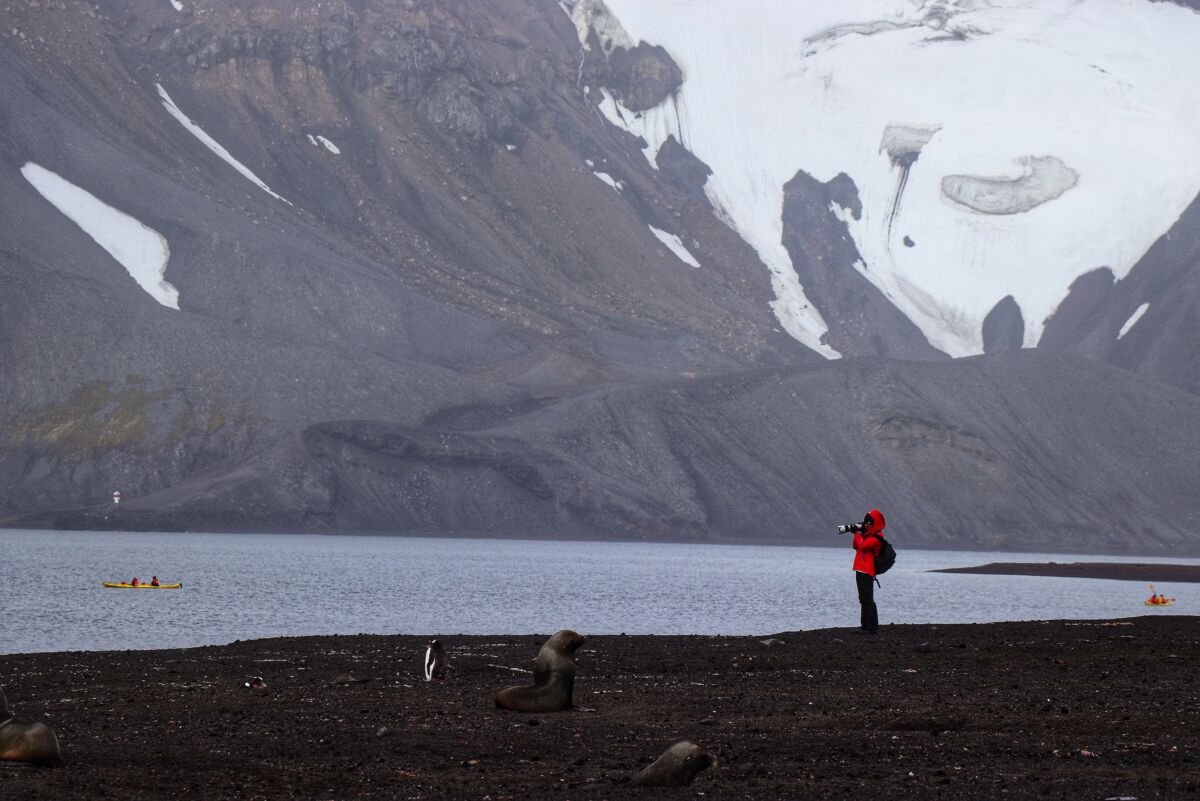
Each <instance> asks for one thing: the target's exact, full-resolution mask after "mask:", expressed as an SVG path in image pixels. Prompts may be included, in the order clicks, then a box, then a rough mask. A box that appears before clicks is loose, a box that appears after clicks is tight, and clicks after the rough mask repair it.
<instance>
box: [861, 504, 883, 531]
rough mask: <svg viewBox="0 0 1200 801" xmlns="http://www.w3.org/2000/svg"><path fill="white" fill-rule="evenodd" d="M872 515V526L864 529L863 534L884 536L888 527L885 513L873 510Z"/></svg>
mask: <svg viewBox="0 0 1200 801" xmlns="http://www.w3.org/2000/svg"><path fill="white" fill-rule="evenodd" d="M870 515H871V521H872V522H871V525H870V526H867V527H866V528H864V529H863V533H864V534H880V535H882V534H883V529H884V527H885V526H887V521H886V520H884V519H883V512H881V511H879V510H878V509H872V510H871V512H870Z"/></svg>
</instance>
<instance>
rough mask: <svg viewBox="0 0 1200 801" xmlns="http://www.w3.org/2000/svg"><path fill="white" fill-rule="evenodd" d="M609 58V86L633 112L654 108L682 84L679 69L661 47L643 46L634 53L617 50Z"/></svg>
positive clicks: (635, 49) (618, 48) (639, 44)
mask: <svg viewBox="0 0 1200 801" xmlns="http://www.w3.org/2000/svg"><path fill="white" fill-rule="evenodd" d="M608 58H609V79H608V82H607V85H608V86H609V88H611V89H613V90H614V92H615V94H616V95H617V97H618V98H619V99H620V100H621V102H622V104H623V105H624V106H625V107H626V108H628V109H629V110H630V111H646V110H647V109H651V108H654V107H655V106H657V105H658V104H659V103H662V102H663V101H664V100H666V99H667V98H669V97H671V96H672V95H673V94H674V93H675V91H676V90H678V89H679V86H680V84H682V83H683V72H682V71H681V70H680V69H679V65H678V64H676V63H675V60H674V59H673V58H671V56H670V54H669V53H667V51H666V50H664V49H663V48H662V47H660V46H658V45H648V44H646V43H645V42H640V43H638V45H637V47H635V48H633V49H632V50H626V49H625V48H623V47H617V48H614V49H613V51H612V52H611V53H609V57H608Z"/></svg>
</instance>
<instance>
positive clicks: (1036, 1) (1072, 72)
mask: <svg viewBox="0 0 1200 801" xmlns="http://www.w3.org/2000/svg"><path fill="white" fill-rule="evenodd" d="M564 9H565V10H567V11H568V13H571V14H572V18H573V21H574V22H575V24H576V26H577V28H579V30H580V37H581V42H582V41H584V39H585V38H586V32H587V30H588V27H587V26H588V25H589V24H595V25H599V26H600V27H601V28H602V30H601V31H598V35H599V36H600V40H601V42H602V43H603V45H604V47H605V49H606V51H607V50H608V49H610V48H612V47H615V46H626V44H627V43H629V42H637V41H645V42H647V43H648V44H654V45H661V46H663V47H664V48H666V50H667V51H668V52H669V53H670V54H671V56H672V58H674V59H675V61H676V62H677V63H678V65H679V66H680V68H681V69H682V71H683V75H684V82H683V85H682V87H681V88H680V90H679V91H678V93H677V96H676V97H674V98H672V99H670V100H668V101H666V102H664V103H663V104H661V105H660V106H658V107H655V108H653V109H650V110H649V111H647V112H642V113H640V114H633V113H630V112H629V111H628V109H622V108H621V107H620V105H619V103H618V102H617V101H615V100H614V99H613V98H612V97H611V96H610V95H609V94H607V93H605V94H604V96H603V98H602V102H601V104H600V108H601V111H602V112H603V113H604V114H605V116H607V117H608V118H609V119H610V120H611V121H612V122H613V123H614V124H616V125H619V126H621V127H623V128H625V129H627V130H629V131H631V132H632V133H634V134H636V135H639V136H642V137H643V138H645V140H646V142H647V146H646V157H647V159H648V160H649V161H650V162H651V164H652V165H653V163H654V155H655V154H656V153H657V151H658V148H659V147H661V145H662V143H663V142H664V141H665V140H666V137H667V136H668V135H670V134H674V135H675V136H676V138H678V139H679V141H680V142H681V143H683V144H684V145H685V146H686V147H687V148H688V149H689V150H691V151H692V153H694V154H695V155H696V156H697V157H698V158H700V159H701V160H703V161H704V162H705V163H706V164H708V165H709V167H711V168H712V175H711V177H710V179H709V182H708V185H707V187H706V191H707V192H708V194H709V197H710V199H711V200H712V202H713V205H714V206H715V207H716V208H717V210H718V212H719V213H720V214H722V216H723V217H724V218H726V219H728V220H729V221H730V222H731V223H732V224H733V226H734V227H735V228H736V230H737V231H738V232H739V234H741V236H742V237H743V238H744V239H746V241H747V242H749V243H750V244H751V245H752V246H753V247H754V248H755V249H756V250H757V251H758V253H759V255H760V257H761V258H762V260H763V261H764V263H765V264H766V265H767V267H768V268H769V269H770V270H771V272H772V280H773V285H774V289H775V292H776V301H775V303H774V304H773V306H774V309H775V312H776V314H777V316H778V317H779V318H780V319H781V321H782V322H783V323H784V328H786V329H787V330H788V331H789V333H791V334H792V335H793V336H795V337H796V338H797V339H799V340H800V341H801V342H803V343H804V344H806V345H808V346H809V347H813V348H814V349H815V350H817V351H818V352H821V353H823V354H824V355H826V356H836V355H837V354H836V353H835V352H832V351H831V349H829V348H828V347H825V346H823V345H822V343H821V342H820V337H821V334H822V333H823V332H824V330H825V325H824V321H823V320H822V319H821V316H820V313H819V311H818V310H817V309H815V308H813V307H812V306H811V305H810V304H808V302H807V300H806V298H805V296H804V293H803V289H802V287H800V286H799V283H798V281H797V279H796V277H795V273H794V270H793V269H792V267H791V263H790V259H789V257H788V254H787V252H786V251H785V250H784V248H783V246H782V244H781V239H782V226H783V223H782V219H781V210H782V204H783V185H784V184H785V183H786V182H787V181H789V180H790V179H791V178H792V177H794V176H795V175H796V173H797V172H798V171H804V172H806V173H808V174H809V175H812V176H813V177H814V178H816V179H818V180H820V181H828V180H830V179H832V178H833V177H834V176H836V175H837V174H838V173H841V172H844V173H846V174H847V175H848V176H849V177H850V178H851V179H853V181H854V183H855V185H856V186H857V187H858V190H859V193H860V200H861V202H862V213H861V215H859V217H858V218H851V217H849V216H848V215H846V216H845V219H846V221H847V224H848V226H849V228H850V233H851V236H852V238H853V240H854V242H855V245H856V247H857V249H858V251H859V253H860V254H861V256H862V262H861V264H860V265H845V268H846V269H857V270H859V272H860V273H861V274H862V275H863V276H864V277H865V278H866V279H867V280H869V281H871V282H872V283H873V284H875V285H876V286H877V287H878V288H879V289H880V290H881V291H882V292H883V293H884V295H885V296H886V297H887V298H888V299H889V300H890V302H892V303H893V304H894V305H895V306H896V307H897V308H899V309H900V310H901V311H902V312H903V313H904V314H905V315H906V316H907V317H908V318H909V319H911V320H912V321H913V322H914V323H915V324H916V325H917V326H918V327H919V328H920V329H921V331H922V333H923V334H924V335H925V336H926V338H927V339H928V340H929V342H930V343H931V344H932V345H933V346H934V347H936V348H938V349H940V350H942V351H944V352H945V353H947V354H949V355H951V356H966V355H971V354H975V353H980V352H982V349H983V342H982V322H983V319H984V318H985V317H986V315H987V314H988V312H989V311H990V310H991V309H992V308H993V307H994V306H995V304H996V300H997V299H998V298H1002V297H1005V296H1008V295H1011V296H1012V297H1013V298H1014V299H1015V300H1016V302H1017V303H1018V304H1019V306H1020V308H1021V309H1022V311H1023V314H1024V317H1025V320H1026V327H1025V334H1024V342H1023V344H1024V346H1025V347H1032V346H1035V345H1036V344H1037V342H1038V340H1039V339H1040V337H1041V332H1042V330H1043V327H1044V323H1045V320H1046V319H1047V318H1048V317H1049V316H1050V315H1051V314H1053V312H1054V311H1055V309H1056V308H1057V307H1058V305H1059V303H1060V302H1061V301H1062V299H1063V298H1064V297H1065V296H1066V294H1067V292H1068V289H1069V287H1070V285H1071V283H1072V281H1073V280H1074V279H1075V278H1076V277H1078V276H1079V275H1081V274H1083V273H1086V272H1088V271H1090V270H1093V269H1096V268H1097V267H1101V266H1107V267H1110V268H1111V269H1112V271H1113V273H1114V275H1115V276H1116V277H1117V278H1118V279H1119V278H1121V277H1123V276H1124V275H1126V274H1127V273H1128V271H1129V270H1130V269H1131V268H1132V266H1133V265H1134V264H1135V263H1136V262H1137V260H1138V259H1139V258H1140V257H1141V256H1142V254H1143V253H1144V252H1145V251H1146V250H1147V249H1148V248H1149V246H1150V245H1151V244H1152V243H1153V242H1154V241H1155V240H1156V239H1157V238H1158V237H1159V236H1161V235H1162V234H1163V233H1165V232H1166V231H1167V229H1168V228H1169V227H1170V226H1171V225H1172V224H1173V223H1174V222H1175V221H1176V220H1177V219H1178V217H1179V215H1180V214H1181V213H1182V211H1183V210H1184V209H1185V208H1186V206H1187V205H1188V204H1189V203H1190V202H1191V201H1192V200H1193V199H1194V198H1195V197H1196V195H1197V192H1198V191H1200V82H1197V81H1196V80H1195V76H1196V75H1197V74H1200V48H1197V47H1196V46H1195V42H1196V41H1200V14H1196V13H1195V12H1193V11H1191V10H1189V9H1187V8H1184V7H1182V6H1179V5H1176V4H1173V3H1148V2H1146V0H1094V2H1089V3H1079V2H1075V1H1074V0H1006V1H1005V2H1003V3H1000V2H990V1H989V0H845V2H841V3H805V2H792V1H791V0H754V2H751V3H729V2H726V0H656V1H655V2H647V1H646V0H608V2H607V4H605V3H601V2H599V0H579V2H577V3H575V4H568V3H564ZM889 129H891V130H892V132H893V133H895V132H902V131H905V130H908V131H926V132H928V131H933V133H931V134H930V136H929V139H928V141H927V142H925V143H924V144H923V145H922V147H921V151H920V159H919V160H918V161H915V162H914V163H913V164H911V165H910V166H909V172H908V174H907V176H905V177H904V184H905V185H904V198H903V203H902V204H899V205H898V206H896V207H895V208H893V203H894V199H895V195H896V190H897V175H896V167H895V164H894V163H893V160H892V158H891V157H890V156H889V154H888V153H887V148H886V147H881V144H880V143H881V141H884V140H885V139H886V137H885V132H887V131H889ZM1037 158H1042V159H1053V161H1034V160H1031V159H1037ZM1023 160H1024V161H1023ZM1014 165H1019V167H1018V170H1017V174H1016V175H1014V174H1013V173H1014ZM1059 165H1061V168H1060V166H1059ZM1022 170H1025V171H1026V172H1022ZM1038 171H1040V172H1038ZM1035 172H1038V175H1037V176H1036V180H1032V181H1031V180H1030V179H1029V177H1028V176H1029V175H1032V174H1033V173H1035ZM1009 176H1011V177H1009ZM948 178H949V179H951V180H950V181H949V186H950V196H948V195H947V193H945V192H943V185H944V181H945V179H948ZM1023 178H1024V179H1025V180H1024V181H1022V179H1023ZM1042 179H1045V180H1042ZM1068 184H1069V185H1068ZM960 190H961V191H960ZM972 192H974V193H975V195H972V194H971V193H972ZM980 193H982V194H983V195H987V197H986V198H984V199H983V200H980V203H982V204H984V206H985V208H984V209H982V210H981V209H975V208H971V207H970V205H969V204H964V203H962V202H961V200H962V199H963V198H964V197H971V196H979V195H980ZM955 194H957V195H959V197H957V198H955V197H953V195H955ZM989 209H990V210H991V211H990V212H989ZM902 240H907V242H913V243H915V245H914V246H897V245H898V244H899V243H900V242H901V241H902ZM789 273H790V275H789Z"/></svg>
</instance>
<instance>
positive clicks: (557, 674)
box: [496, 629, 587, 712]
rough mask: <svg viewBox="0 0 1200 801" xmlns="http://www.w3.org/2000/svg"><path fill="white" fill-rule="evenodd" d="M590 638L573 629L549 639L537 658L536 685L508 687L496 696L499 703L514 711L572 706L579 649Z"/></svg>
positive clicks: (534, 674) (534, 669) (534, 665)
mask: <svg viewBox="0 0 1200 801" xmlns="http://www.w3.org/2000/svg"><path fill="white" fill-rule="evenodd" d="M586 639H587V638H586V637H584V636H583V635H582V634H576V633H575V632H573V631H571V630H570V629H563V630H562V631H559V632H556V633H555V634H554V636H553V637H551V638H550V639H548V640H546V644H545V645H543V646H542V650H540V651H538V655H537V658H536V659H534V660H533V686H532V687H507V688H505V689H503V690H501V691H500V692H499V694H498V695H497V696H496V706H498V707H500V708H501V709H509V710H512V711H513V712H561V711H562V710H564V709H570V708H571V707H572V703H571V693H572V691H574V689H575V659H574V655H575V649H576V648H578V647H579V646H581V645H583V643H584V640H586Z"/></svg>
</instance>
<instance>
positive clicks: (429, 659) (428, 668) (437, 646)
mask: <svg viewBox="0 0 1200 801" xmlns="http://www.w3.org/2000/svg"><path fill="white" fill-rule="evenodd" d="M449 667H450V661H449V660H448V659H447V658H446V649H445V648H443V647H442V641H441V640H430V641H429V642H428V643H427V647H426V648H425V681H442V680H443V679H445V678H446V671H447V670H448V669H449Z"/></svg>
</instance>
